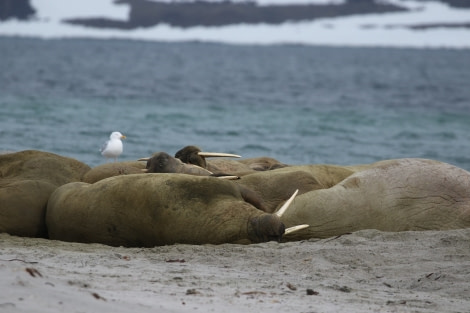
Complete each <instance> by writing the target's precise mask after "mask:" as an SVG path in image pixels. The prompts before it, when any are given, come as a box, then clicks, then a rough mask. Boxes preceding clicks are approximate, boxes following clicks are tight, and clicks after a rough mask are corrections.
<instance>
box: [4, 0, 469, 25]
mask: <svg viewBox="0 0 470 313" xmlns="http://www.w3.org/2000/svg"><path fill="white" fill-rule="evenodd" d="M441 2H444V3H446V4H448V5H450V6H452V7H457V8H470V1H465V0H441ZM115 4H116V5H129V6H130V13H129V16H128V18H127V20H117V19H113V18H109V17H80V16H77V17H76V18H70V19H66V20H63V22H64V23H68V24H73V25H80V26H85V27H90V28H97V29H127V30H130V29H137V28H146V27H152V26H155V25H158V24H167V25H170V26H174V27H181V28H189V27H196V26H209V27H211V26H213V27H218V26H225V25H235V24H272V25H276V24H282V23H285V22H288V21H312V20H315V19H319V18H334V17H343V16H351V15H358V14H382V13H390V12H405V11H407V8H406V7H402V6H398V5H393V4H387V3H385V2H376V1H375V0H354V1H351V0H349V1H346V2H345V3H344V4H284V5H263V6H259V5H257V4H256V2H254V1H241V2H232V1H220V2H208V1H191V2H187V1H174V2H171V3H169V2H158V1H149V0H117V1H116V2H115ZM38 10H39V8H34V7H33V6H32V5H31V3H30V0H0V21H4V20H8V19H11V18H15V19H19V20H28V19H32V18H34V17H35V16H36V15H37V13H38ZM371 27H373V25H372V26H371ZM391 27H402V26H400V25H391ZM403 27H408V28H410V29H416V30H422V29H430V28H438V27H441V28H442V27H445V28H460V27H465V28H470V22H466V23H416V24H413V25H408V26H403Z"/></svg>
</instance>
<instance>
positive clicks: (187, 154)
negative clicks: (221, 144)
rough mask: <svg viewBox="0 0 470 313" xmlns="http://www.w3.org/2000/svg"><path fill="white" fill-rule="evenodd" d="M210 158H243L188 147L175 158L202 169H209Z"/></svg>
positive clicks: (177, 153)
mask: <svg viewBox="0 0 470 313" xmlns="http://www.w3.org/2000/svg"><path fill="white" fill-rule="evenodd" d="M209 157H210V158H213V157H229V158H241V156H239V155H237V154H231V153H219V152H203V151H201V149H199V147H196V146H186V147H184V148H183V149H181V150H179V151H178V152H176V154H175V158H177V159H180V160H181V161H182V162H183V163H187V164H194V165H197V166H200V167H202V168H207V162H206V158H209Z"/></svg>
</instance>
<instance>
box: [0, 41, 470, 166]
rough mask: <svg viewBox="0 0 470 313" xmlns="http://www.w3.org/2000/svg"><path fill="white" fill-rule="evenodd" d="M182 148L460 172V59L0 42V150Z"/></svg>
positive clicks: (139, 151) (463, 102) (469, 118)
mask: <svg viewBox="0 0 470 313" xmlns="http://www.w3.org/2000/svg"><path fill="white" fill-rule="evenodd" d="M112 131H120V132H122V133H123V134H124V135H126V136H127V138H126V139H125V140H124V152H123V154H122V155H121V157H120V158H119V160H122V161H124V160H136V159H138V158H141V157H146V156H150V155H151V154H152V153H154V152H158V151H165V152H168V153H169V154H174V153H175V152H176V151H177V150H179V149H180V148H182V147H184V146H186V145H197V146H199V147H200V148H201V149H203V150H204V151H211V152H230V153H236V154H240V155H242V156H243V157H244V158H250V157H259V156H269V157H273V158H276V159H278V160H279V161H281V162H284V163H287V164H316V163H328V164H342V165H350V164H362V163H371V162H375V161H379V160H384V159H392V158H404V157H418V158H429V159H435V160H440V161H444V162H448V163H451V164H454V165H457V166H459V167H462V168H464V169H466V170H470V50H446V49H432V50H427V49H398V48H340V47H322V46H303V45H266V46H259V45H258V46H257V45H227V44H211V43H202V42H185V43H164V42H145V41H136V40H92V39H54V40H42V39H33V38H8V37H0V151H20V150H26V149H37V150H42V151H48V152H52V153H56V154H60V155H63V156H68V157H72V158H76V159H78V160H80V161H82V162H85V163H87V164H88V165H90V166H96V165H99V164H103V163H105V162H106V159H105V158H104V157H102V156H101V154H100V151H99V148H100V146H101V145H102V143H103V142H104V141H105V140H107V139H108V138H109V135H110V133H111V132H112Z"/></svg>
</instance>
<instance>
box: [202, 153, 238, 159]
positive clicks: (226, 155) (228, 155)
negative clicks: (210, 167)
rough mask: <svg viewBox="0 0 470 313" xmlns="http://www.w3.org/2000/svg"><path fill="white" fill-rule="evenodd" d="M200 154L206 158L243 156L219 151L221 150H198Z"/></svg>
mask: <svg viewBox="0 0 470 313" xmlns="http://www.w3.org/2000/svg"><path fill="white" fill-rule="evenodd" d="M197 154H198V155H200V156H202V157H206V158H215V157H227V158H241V156H239V155H238V154H231V153H219V152H198V153H197Z"/></svg>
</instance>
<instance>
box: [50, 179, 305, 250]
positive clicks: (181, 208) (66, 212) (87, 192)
mask: <svg viewBox="0 0 470 313" xmlns="http://www.w3.org/2000/svg"><path fill="white" fill-rule="evenodd" d="M288 204H289V203H287V205H288ZM284 210H285V209H284V208H282V209H280V210H279V211H284ZM287 210H288V209H287ZM46 223H47V227H48V230H49V237H50V238H51V239H56V240H64V241H73V242H87V243H92V242H93V243H102V244H107V245H111V246H128V247H129V246H133V247H152V246H157V245H167V244H174V243H186V244H222V243H242V244H249V243H258V242H265V241H269V240H277V241H279V240H280V239H281V238H282V236H283V235H285V234H288V233H290V232H291V231H292V230H293V229H290V228H287V229H286V228H285V226H284V224H283V223H282V222H281V218H280V217H279V214H269V213H265V212H262V211H260V210H258V209H257V208H255V207H254V206H253V205H251V204H249V203H248V202H246V201H244V199H243V197H242V195H241V193H240V189H239V188H238V187H237V185H236V184H234V183H233V182H231V181H226V180H220V179H214V178H210V177H203V176H195V175H174V174H164V173H163V174H140V175H139V174H137V175H123V176H115V177H111V178H108V179H104V180H101V181H99V182H96V183H94V184H86V183H71V184H66V185H64V186H61V187H59V188H58V189H56V190H55V191H54V193H53V194H52V195H51V197H50V198H49V201H48V206H47V214H46ZM302 227H306V225H304V226H302ZM294 230H295V228H294Z"/></svg>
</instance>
